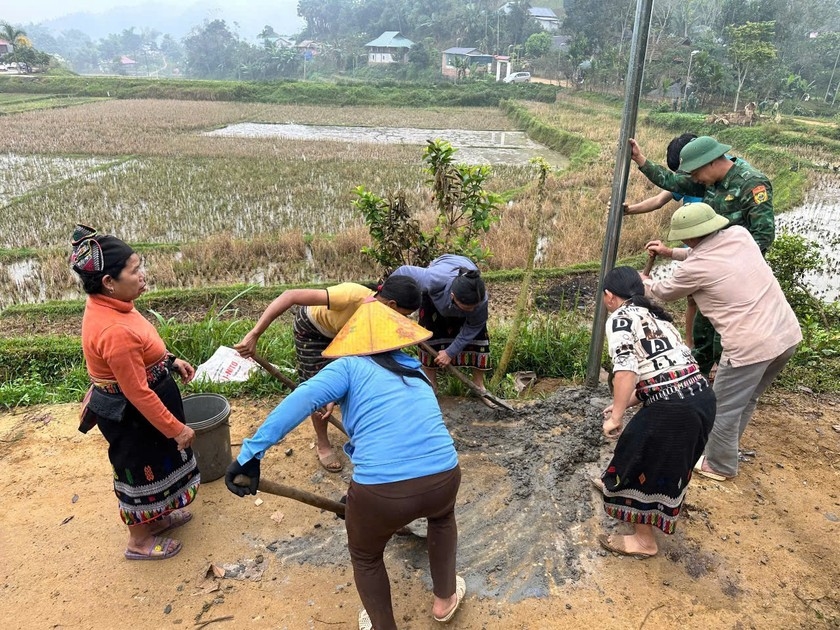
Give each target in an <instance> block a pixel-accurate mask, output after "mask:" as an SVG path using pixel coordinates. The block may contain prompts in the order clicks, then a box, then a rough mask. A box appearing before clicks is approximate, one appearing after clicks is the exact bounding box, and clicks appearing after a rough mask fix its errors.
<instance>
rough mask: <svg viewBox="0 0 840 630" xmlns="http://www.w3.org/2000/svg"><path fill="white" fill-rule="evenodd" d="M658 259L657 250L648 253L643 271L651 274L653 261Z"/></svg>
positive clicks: (645, 273)
mask: <svg viewBox="0 0 840 630" xmlns="http://www.w3.org/2000/svg"><path fill="white" fill-rule="evenodd" d="M655 260H656V252H653V255H652V256H651V255H648V259H647V262H646V263H645V268H644V269H642V273H643V274H644V275H646V276H649V275H650V272H651V270H652V269H653V263H654V261H655Z"/></svg>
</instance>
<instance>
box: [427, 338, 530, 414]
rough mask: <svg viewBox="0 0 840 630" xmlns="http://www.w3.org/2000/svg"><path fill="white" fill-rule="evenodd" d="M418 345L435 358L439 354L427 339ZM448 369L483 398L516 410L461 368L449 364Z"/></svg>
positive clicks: (509, 409)
mask: <svg viewBox="0 0 840 630" xmlns="http://www.w3.org/2000/svg"><path fill="white" fill-rule="evenodd" d="M417 345H418V346H420V347H421V348H422V349H423V351H424V352H427V353H429V354H430V355H432V358H433V359H434V358H435V357H436V356H437V354H438V353H437V350H435V349H434V348H432V346H430V345H429V344H427V343H426V342H425V341H421V342H420V343H418V344H417ZM446 371H447V372H449V373H450V374H451V375H452V376H454V377H455V378H457V379H458V380H459V381H461V382H462V383H463V384H464V385H466V386H467V387H469V388H470V390H472V392H473V393H474V394H475V395H476V396H481V397H482V398H484V399H486V400H489V401H490V402H491V403H493V404H494V405H498V406H499V407H502V408H504V409H507V410H508V411H514V409H513V407H511V406H510V405H509V404H507V402H505V401H504V400H502V399H501V398H496V397H495V396H494V395H493V394H491V393H490V392H488V391H487V390H484V389H481V388H480V387H479V386H478V385H476V384H475V383H473V382H472V379H470V378H469V377H468V376H467V375H466V374H464V373H463V372H462V371H461V370H459V369H458V368H456V367H455V366H454V365H447V366H446Z"/></svg>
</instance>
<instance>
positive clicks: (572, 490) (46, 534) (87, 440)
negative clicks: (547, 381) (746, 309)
mask: <svg viewBox="0 0 840 630" xmlns="http://www.w3.org/2000/svg"><path fill="white" fill-rule="evenodd" d="M605 395H606V392H605V391H604V390H596V391H594V392H592V391H588V390H582V389H577V388H560V389H557V390H555V391H553V392H552V393H551V394H548V395H547V396H546V398H545V399H543V400H541V401H538V402H536V403H531V404H530V405H529V406H524V407H522V408H518V409H517V412H516V413H513V414H504V413H502V412H491V411H488V410H487V409H486V408H485V407H484V406H483V405H481V404H480V403H479V402H478V401H476V400H475V399H444V400H443V401H442V405H443V408H444V413H445V417H446V421H447V424H448V426H449V428H450V430H451V432H452V434H453V437H454V438H455V441H456V445H457V447H458V451H459V455H460V459H461V466H462V469H463V473H464V474H463V485H462V488H461V493H460V495H459V501H458V508H457V509H458V512H457V514H458V520H459V532H460V540H459V557H458V570H459V573H460V574H462V575H463V576H464V577H465V578H466V580H467V585H468V591H469V592H468V595H467V597H466V600H465V601H464V603H463V606H462V608H461V610H460V611H459V612H458V615H457V617H456V618H455V620H454V622H453V623H452V625H451V627H456V628H465V629H474V630H479V629H481V630H484V629H496V628H498V629H530V628H534V629H541V628H556V627H562V626H567V625H568V624H572V627H574V626H575V625H578V624H587V625H589V626H592V627H595V628H628V627H629V628H642V627H647V628H654V627H676V626H683V627H687V628H695V627H696V628H733V629H734V628H737V629H745V628H762V629H763V628H836V627H840V581H838V579H837V578H838V569H837V567H838V566H840V548H838V542H840V535H838V534H840V498H838V487H839V486H840V483H838V482H840V433H838V430H837V428H840V427H838V425H840V398H838V397H816V396H813V395H809V394H806V393H780V392H772V393H771V394H770V395H769V396H767V399H766V400H765V401H764V402H763V403H762V404H761V405H760V406H759V409H758V411H757V414H756V417H755V418H754V420H753V423H752V424H751V426H750V427H749V428H748V430H747V433H746V434H745V436H744V443H743V447H744V448H745V449H747V450H753V451H755V453H756V454H755V457H754V459H753V460H752V461H750V462H748V463H744V464H743V465H742V467H741V472H740V475H739V476H738V478H737V479H735V480H734V481H730V482H726V483H716V482H713V481H707V480H703V479H701V478H699V477H696V478H695V479H694V480H693V481H692V486H691V488H690V490H689V492H688V497H687V507H686V510H685V512H684V518H683V519H682V520H681V521H680V523H679V525H678V529H677V532H676V534H674V535H673V536H670V537H666V536H660V537H659V538H660V549H661V552H660V554H659V556H658V557H656V558H653V559H649V560H644V561H639V560H633V559H629V558H623V557H617V556H613V555H612V554H608V553H606V552H603V551H601V550H600V549H599V548H598V546H597V543H596V542H595V538H596V536H597V534H599V533H601V532H603V531H605V530H606V531H611V530H613V529H615V530H622V529H624V528H625V527H626V526H623V525H618V526H616V524H615V523H614V522H613V521H611V520H610V519H608V518H607V517H606V516H605V515H604V513H603V510H602V508H601V503H600V501H599V497H598V496H597V493H595V492H593V491H592V490H591V489H590V488H589V486H588V485H587V482H586V478H587V476H588V475H589V474H592V473H596V472H597V471H598V470H599V468H600V467H601V466H603V465H604V463H605V462H606V461H607V458H608V457H609V451H610V445H609V444H606V443H603V442H602V440H601V438H600V436H599V434H598V426H597V425H598V419H597V412H598V409H599V407H600V405H601V404H602V403H603V400H601V399H603V398H604V397H605ZM269 408H270V404H269V401H266V404H254V403H252V402H248V401H241V400H234V401H233V402H232V409H233V411H232V415H231V435H232V439H233V442H234V443H239V442H241V440H242V439H243V438H244V437H246V436H248V435H250V434H251V433H252V432H253V431H254V429H255V428H256V427H257V426H258V425H259V423H260V422H261V420H262V419H263V418H264V417H265V415H266V413H267V411H268V410H269ZM77 410H78V407H77V406H76V405H72V404H71V405H59V406H52V407H38V408H29V409H25V410H21V411H19V412H16V413H12V414H4V415H0V461H2V464H3V466H2V470H3V472H4V474H3V477H2V494H0V497H2V498H0V502H1V503H0V513H2V515H3V516H2V528H0V554H2V558H3V560H4V562H3V577H2V581H0V612H2V613H3V627H4V628H91V629H100V628H101V629H103V630H105V629H110V628H115V627H120V626H122V627H147V628H198V627H203V626H202V624H204V623H205V622H210V621H213V623H212V624H210V625H209V626H207V627H209V628H211V629H213V628H242V627H246V628H279V629H283V628H285V629H289V630H297V629H321V630H322V629H326V628H347V629H354V628H356V627H357V626H356V621H355V620H356V617H357V613H358V609H359V599H358V596H357V594H356V592H355V589H354V587H353V581H352V580H353V578H352V570H351V569H350V566H349V560H348V557H347V553H346V551H345V549H344V545H345V542H346V535H345V533H344V529H343V523H342V521H340V520H337V519H336V518H335V517H334V516H333V515H332V514H330V513H326V512H321V511H320V510H317V509H315V508H311V507H308V506H306V505H303V504H300V503H296V502H293V501H291V500H289V499H284V498H280V497H274V496H271V495H265V494H260V496H259V499H261V504H260V505H257V504H256V502H255V500H254V497H250V498H247V499H239V498H237V497H235V496H233V495H231V494H230V493H229V492H228V491H227V490H226V489H225V488H224V484H223V482H222V481H221V480H219V481H213V482H210V483H205V484H204V485H202V487H201V489H200V491H199V494H198V497H197V499H196V501H195V502H194V504H193V505H192V506H191V509H192V511H193V513H194V515H195V518H194V519H193V521H192V522H191V523H189V524H188V525H186V526H185V527H183V528H182V529H179V530H176V532H175V533H176V534H177V537H178V538H179V539H180V540H182V541H183V543H184V548H183V550H182V551H181V553H180V554H179V555H178V556H177V557H175V558H173V559H171V560H166V561H163V562H130V561H127V560H125V559H124V558H123V556H122V551H123V549H124V545H125V541H126V533H125V528H124V527H123V526H122V525H121V523H120V521H119V519H118V516H117V512H116V502H115V499H114V496H113V492H112V487H111V480H110V479H111V474H110V469H109V465H108V460H107V455H106V444H105V442H104V440H103V439H102V437H101V435H100V434H99V433H98V431H96V430H94V431H92V432H91V433H89V434H88V435H82V434H81V433H78V432H77V431H76V424H77V422H76V417H75V416H76V414H77ZM835 427H837V428H835ZM313 437H314V434H313V432H312V429H311V427H310V426H309V424H308V422H307V423H304V424H303V425H301V426H300V427H299V428H298V429H296V430H295V431H293V432H292V433H291V434H290V435H289V436H288V437H287V438H286V440H285V441H284V442H283V443H282V444H281V445H279V446H278V447H276V448H274V449H273V450H272V451H270V452H269V454H268V456H267V458H266V460H265V463H264V465H263V471H264V472H263V474H264V475H265V477H266V478H270V479H273V480H276V481H280V482H282V483H286V484H289V485H293V486H296V487H299V488H303V489H307V490H310V491H312V492H316V493H318V494H321V495H325V496H329V497H332V498H338V497H340V496H341V494H342V493H343V491H344V489H345V488H346V485H347V480H348V479H349V474H350V470H349V465H348V466H347V467H346V468H345V471H344V472H343V473H342V474H341V475H332V474H329V473H326V472H324V471H323V470H322V469H321V468H320V467H319V466H318V464H317V461H316V458H315V454H314V450H313ZM333 439H334V442H335V443H339V438H338V435H337V434H335V433H333ZM237 450H238V449H237V447H236V446H234V453H235V452H237ZM386 562H387V565H388V569H389V572H390V576H391V583H392V589H393V598H394V603H395V610H396V614H397V620H398V623H399V625H400V628H406V629H409V630H415V629H416V630H423V629H431V628H434V627H437V624H436V623H435V622H434V621H433V620H432V618H431V616H430V607H431V601H432V596H431V593H430V590H429V588H430V582H429V576H428V564H427V561H426V559H425V550H424V543H423V540H422V539H418V538H414V537H397V538H394V539H393V540H392V542H391V543H390V544H389V547H388V550H387V554H386ZM211 565H216V566H217V567H220V568H221V569H222V570H226V575H227V576H229V577H225V578H219V577H207V573H208V569H210V568H211ZM243 569H247V570H245V571H243ZM211 576H212V572H211ZM245 576H247V577H248V578H249V579H236V578H237V577H245ZM214 620H215V621H214Z"/></svg>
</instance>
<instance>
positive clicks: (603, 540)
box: [598, 534, 656, 560]
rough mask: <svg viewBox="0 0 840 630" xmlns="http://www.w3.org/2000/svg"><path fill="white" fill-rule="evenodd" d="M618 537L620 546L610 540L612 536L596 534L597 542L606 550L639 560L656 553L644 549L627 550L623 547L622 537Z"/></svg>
mask: <svg viewBox="0 0 840 630" xmlns="http://www.w3.org/2000/svg"><path fill="white" fill-rule="evenodd" d="M619 539H620V540H621V546H618V545H617V544H616V543H614V542H612V536H607V535H606V534H601V535H600V536H598V543H599V544H600V545H601V546H602V547H603V548H604V549H606V550H607V551H611V552H613V553H617V554H619V555H622V556H630V557H631V558H638V559H639V560H646V559H647V558H653V556H655V555H656V553H645V552H644V551H627V549H625V548H624V538H623V537H619Z"/></svg>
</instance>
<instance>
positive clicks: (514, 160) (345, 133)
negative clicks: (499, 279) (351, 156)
mask: <svg viewBox="0 0 840 630" xmlns="http://www.w3.org/2000/svg"><path fill="white" fill-rule="evenodd" d="M205 135H208V136H224V137H234V138H288V139H290V140H328V141H332V142H354V143H365V144H417V145H425V144H426V141H428V140H435V139H443V140H447V141H448V142H450V143H451V144H452V146H453V147H455V148H456V149H458V153H457V159H458V162H461V163H464V164H510V165H514V166H516V165H519V166H522V165H525V164H527V163H528V160H530V159H531V158H533V157H537V156H539V157H542V158H544V159H545V160H546V162H548V163H549V164H551V165H552V166H553V167H555V168H562V167H565V166H566V165H568V163H569V160H568V158H566V156H564V155H561V154H560V153H557V152H556V151H551V150H550V149H548V148H546V147H544V146H543V145H541V144H538V143H536V142H534V141H533V140H531V139H530V138H528V136H527V135H525V132H523V131H470V130H464V129H416V128H412V127H344V126H339V125H296V124H269V123H239V124H235V125H228V126H227V127H224V128H222V129H215V130H213V131H209V132H207V133H206V134H205Z"/></svg>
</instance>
